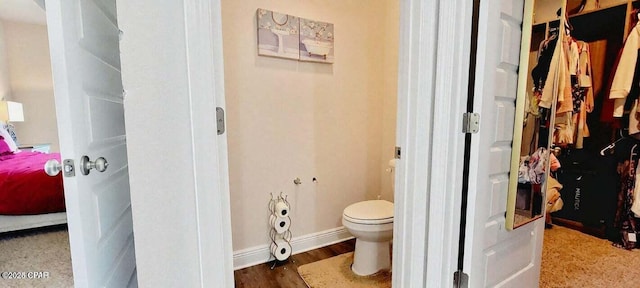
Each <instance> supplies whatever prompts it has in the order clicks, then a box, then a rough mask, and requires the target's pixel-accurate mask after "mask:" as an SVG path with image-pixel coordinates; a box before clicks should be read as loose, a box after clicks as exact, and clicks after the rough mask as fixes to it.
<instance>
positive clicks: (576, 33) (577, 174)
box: [521, 0, 640, 241]
mask: <svg viewBox="0 0 640 288" xmlns="http://www.w3.org/2000/svg"><path fill="white" fill-rule="evenodd" d="M541 2H544V1H541ZM568 2H569V3H568V5H567V11H568V12H567V16H566V19H567V22H568V23H569V24H568V25H569V27H567V29H563V28H564V27H559V25H560V20H558V19H559V18H560V17H559V15H560V13H558V15H557V16H558V17H545V15H540V17H538V16H539V15H536V16H535V18H534V25H533V30H532V33H533V35H532V42H531V47H530V50H529V51H530V57H529V59H530V63H529V76H530V77H529V79H530V80H529V81H528V87H527V91H535V90H536V85H535V83H534V81H532V79H534V78H535V72H534V71H533V69H534V67H536V65H537V64H538V61H540V59H541V54H542V53H541V52H540V50H541V48H542V47H544V44H545V43H546V42H545V41H549V39H553V36H554V35H553V33H557V32H556V31H558V30H559V31H560V33H568V34H569V35H570V36H569V37H571V38H572V39H573V40H574V42H576V43H579V44H577V46H575V47H579V50H580V51H583V50H582V48H583V46H581V45H586V48H585V49H588V54H589V56H588V58H589V59H590V67H589V71H588V74H589V76H590V77H589V79H588V80H589V84H588V88H583V89H590V92H589V93H592V98H591V99H592V101H593V102H592V104H587V106H589V109H586V110H585V105H584V103H586V102H587V99H586V98H583V100H582V103H583V105H582V106H581V108H578V107H575V108H574V117H576V116H575V115H576V114H578V115H580V116H578V117H584V118H585V119H586V121H584V123H583V124H584V127H583V126H579V127H578V124H575V127H574V129H575V131H580V133H578V132H572V133H571V134H573V139H571V140H570V141H565V140H566V139H565V140H562V141H560V140H558V137H554V140H553V141H552V145H551V147H552V148H554V149H552V151H555V152H556V153H554V154H555V157H556V158H557V159H558V161H559V162H560V166H561V168H559V169H557V170H556V171H553V172H551V176H553V177H554V178H556V179H557V180H558V182H560V183H561V184H562V186H563V188H562V189H561V190H560V194H561V199H562V201H563V205H562V209H560V210H559V211H555V212H553V213H552V214H551V216H552V222H553V223H554V224H560V225H563V226H567V227H570V228H573V229H576V230H580V231H582V232H585V233H589V234H592V235H595V236H598V237H601V238H609V239H610V240H612V241H617V240H619V238H620V227H619V226H620V221H619V220H620V219H619V217H620V215H618V219H617V220H616V214H617V213H618V214H620V211H619V210H620V209H619V203H618V200H619V195H620V193H619V191H621V189H623V188H624V187H622V185H623V184H622V182H623V181H624V180H623V179H622V178H621V173H619V170H620V169H621V166H620V164H621V163H624V161H625V159H630V160H634V159H635V161H636V162H635V163H637V161H638V158H640V156H638V155H640V145H638V146H637V147H638V148H637V151H635V150H633V149H632V148H633V147H634V145H635V144H640V141H638V140H636V139H635V138H634V137H630V136H629V135H628V134H629V129H628V126H629V110H631V108H632V106H633V101H632V100H633V99H627V103H626V105H625V109H624V110H625V112H624V114H623V115H622V117H615V118H614V117H613V105H614V101H612V100H609V95H610V90H611V83H612V80H613V78H614V75H615V73H616V69H617V64H618V59H619V57H620V53H621V51H622V49H623V47H624V44H625V40H626V39H627V37H628V35H629V33H630V32H631V31H632V30H633V28H634V27H635V25H636V23H637V22H638V16H637V15H638V14H637V12H638V10H637V9H638V8H640V1H631V0H629V1H624V0H622V1H620V0H617V1H614V0H610V1H604V0H601V1H595V0H594V1H586V2H595V3H597V5H596V6H595V7H589V8H590V9H582V10H581V9H579V7H575V6H576V5H574V7H571V5H570V4H571V3H572V2H573V3H575V2H578V3H579V2H581V1H568ZM536 5H538V4H536ZM540 5H542V4H540ZM538 10H540V9H537V10H536V11H538ZM547 14H548V13H547ZM553 16H556V15H553ZM545 19H548V20H545ZM581 41H583V42H581ZM580 43H584V44H580ZM541 44H543V45H541ZM565 45H572V44H565ZM567 47H568V46H567ZM567 61H569V60H567ZM580 69H582V70H585V68H580ZM532 73H533V74H532ZM581 73H587V72H586V71H581ZM637 74H640V73H637ZM531 76H533V77H531ZM567 79H568V78H567ZM638 80H639V79H638V77H636V79H634V81H636V82H634V85H635V86H636V87H638V88H635V89H638V90H640V86H639V85H638V84H639V83H638V82H640V81H638ZM572 81H573V79H572ZM572 83H573V82H572ZM574 85H577V84H574ZM577 86H581V84H580V85H577ZM585 86H586V85H585ZM545 89H547V88H546V87H545ZM584 91H586V90H584ZM572 93H575V91H574V90H573V89H572ZM585 93H586V92H585ZM582 97H584V95H583V96H582ZM578 103H579V102H578ZM574 105H576V104H575V96H574ZM578 105H580V104H578ZM554 107H555V106H554ZM531 111H533V109H532V110H531ZM541 111H542V110H541ZM576 111H580V112H576ZM580 113H584V114H580ZM582 115H584V116H582ZM555 116H556V119H555V126H554V128H555V129H552V130H551V131H550V132H549V133H557V132H558V124H559V123H560V124H561V123H562V121H563V120H562V118H561V117H560V115H559V114H556V115H555ZM537 117H538V118H534V117H526V118H525V119H526V120H525V121H526V122H525V129H524V131H523V134H524V135H525V137H526V135H527V134H530V135H535V133H534V131H533V129H541V128H540V127H541V125H540V120H539V116H537ZM536 119H537V120H536ZM536 121H537V122H536ZM567 121H571V120H570V119H567ZM573 121H574V122H573V123H579V121H578V122H575V121H576V120H575V118H574V119H573ZM527 127H529V128H527ZM532 127H533V128H532ZM554 130H555V131H554ZM583 132H584V133H583ZM576 135H579V136H576ZM555 136H557V135H555ZM583 136H584V137H583ZM533 137H535V136H533ZM560 138H562V137H560ZM529 140H530V141H532V142H531V143H534V141H536V139H529ZM615 141H618V142H616V144H615V145H611V144H612V143H614V142H615ZM610 145H611V146H615V147H613V148H609V149H604V148H605V147H608V146H610ZM533 146H535V145H530V146H528V145H525V144H524V143H523V145H522V148H521V154H522V155H526V154H529V153H531V151H530V147H533ZM636 154H637V155H636ZM632 162H633V161H632ZM638 223H639V224H640V222H638ZM639 228H640V227H639Z"/></svg>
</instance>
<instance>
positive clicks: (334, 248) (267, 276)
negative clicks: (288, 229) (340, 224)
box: [234, 239, 356, 288]
mask: <svg viewBox="0 0 640 288" xmlns="http://www.w3.org/2000/svg"><path fill="white" fill-rule="evenodd" d="M355 243H356V240H355V239H352V240H348V241H344V242H340V243H337V244H333V245H331V246H327V247H322V248H319V249H315V250H311V251H308V252H304V253H300V254H296V255H293V256H291V258H289V261H287V262H286V263H284V264H282V265H279V266H276V267H275V268H274V269H273V270H271V265H272V264H273V262H269V263H265V264H260V265H256V266H251V267H248V268H244V269H241V270H236V271H235V272H234V276H235V283H236V288H242V287H247V288H298V287H300V288H306V287H307V285H306V284H305V283H304V281H302V278H300V275H298V266H302V265H304V264H308V263H311V262H316V261H319V260H322V259H327V258H331V257H333V256H337V255H340V254H343V253H347V252H351V251H353V249H354V248H355Z"/></svg>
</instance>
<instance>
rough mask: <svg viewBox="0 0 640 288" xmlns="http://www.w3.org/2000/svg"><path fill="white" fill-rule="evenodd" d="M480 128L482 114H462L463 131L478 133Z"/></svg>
mask: <svg viewBox="0 0 640 288" xmlns="http://www.w3.org/2000/svg"><path fill="white" fill-rule="evenodd" d="M478 130H480V114H478V113H470V112H467V113H464V114H462V133H471V134H475V133H478Z"/></svg>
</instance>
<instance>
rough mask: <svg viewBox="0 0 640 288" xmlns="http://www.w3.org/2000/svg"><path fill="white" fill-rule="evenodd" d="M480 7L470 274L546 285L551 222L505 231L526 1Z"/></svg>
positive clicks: (488, 282)
mask: <svg viewBox="0 0 640 288" xmlns="http://www.w3.org/2000/svg"><path fill="white" fill-rule="evenodd" d="M526 2H528V3H527V6H529V5H532V2H533V1H528V0H527V1H526ZM480 3H481V4H480V10H479V15H480V16H479V27H478V51H477V66H476V67H477V68H476V71H477V73H476V78H475V99H474V103H473V110H474V112H477V113H480V115H481V120H480V132H479V133H478V134H475V135H473V136H472V140H471V154H470V155H471V159H470V171H469V198H468V203H469V206H468V211H467V226H466V237H465V249H464V263H463V272H464V273H466V274H468V275H469V287H538V281H539V275H540V259H541V255H542V254H541V253H542V236H543V235H542V233H543V231H544V220H542V219H540V220H537V221H535V222H533V223H529V224H527V225H525V226H523V227H520V228H518V229H515V230H513V231H507V230H506V229H505V211H506V206H507V204H506V203H507V190H508V182H509V170H510V160H511V143H512V140H513V125H514V111H515V97H516V90H517V85H518V66H519V63H520V39H521V34H522V25H523V14H524V13H523V11H524V6H525V0H486V1H481V2H480ZM529 21H530V20H529ZM525 25H526V24H525ZM528 25H531V24H530V22H529V23H528Z"/></svg>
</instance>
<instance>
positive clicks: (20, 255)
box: [0, 228, 73, 287]
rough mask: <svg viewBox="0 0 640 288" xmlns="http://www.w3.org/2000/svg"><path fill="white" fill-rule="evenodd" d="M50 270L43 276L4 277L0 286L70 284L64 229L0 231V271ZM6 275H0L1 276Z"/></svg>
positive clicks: (63, 285)
mask: <svg viewBox="0 0 640 288" xmlns="http://www.w3.org/2000/svg"><path fill="white" fill-rule="evenodd" d="M7 271H11V272H23V271H24V272H49V278H46V279H11V280H7V279H3V278H2V277H0V287H73V272H72V269H71V254H70V252H69V236H68V233H67V230H66V229H63V228H62V229H61V228H56V229H49V230H48V231H32V232H26V233H25V232H22V233H19V234H17V233H13V234H9V235H7V234H4V235H3V234H0V272H7ZM3 275H6V273H4V274H0V276H3Z"/></svg>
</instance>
